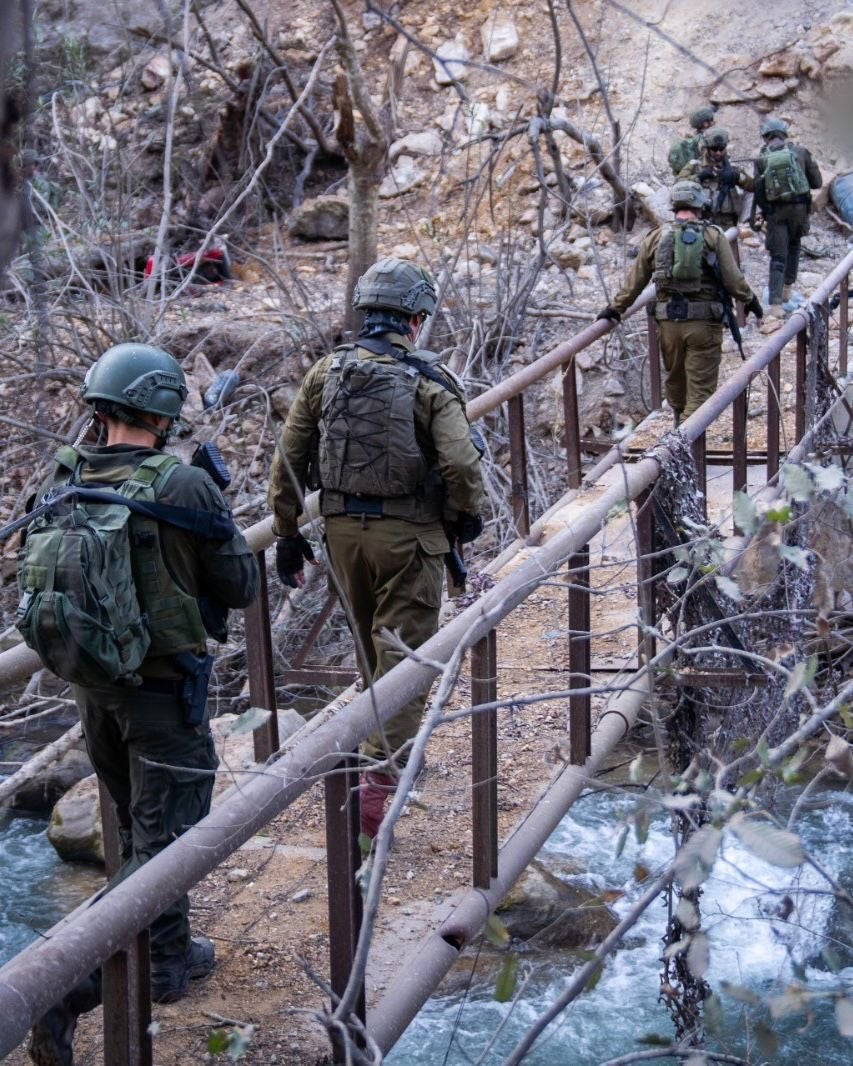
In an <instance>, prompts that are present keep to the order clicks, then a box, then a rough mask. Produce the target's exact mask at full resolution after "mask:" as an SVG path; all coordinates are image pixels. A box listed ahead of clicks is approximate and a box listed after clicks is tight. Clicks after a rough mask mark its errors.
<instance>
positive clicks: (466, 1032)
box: [387, 792, 853, 1066]
mask: <svg viewBox="0 0 853 1066" xmlns="http://www.w3.org/2000/svg"><path fill="white" fill-rule="evenodd" d="M823 798H824V799H826V801H827V806H826V807H823V808H822V809H817V810H811V811H809V812H808V813H807V814H806V815H805V816H804V817H803V819H802V820H801V821H800V822H799V823H798V827H797V828H798V831H799V832H800V834H801V836H802V838H803V841H804V844H805V846H806V848H807V849H808V850H809V851H811V852H812V853H813V854H814V855H815V857H816V858H817V859H818V861H819V862H820V864H821V866H822V867H823V868H824V869H825V870H826V872H827V873H828V874H830V875H831V876H832V877H834V878H836V879H837V880H838V882H840V883H841V884H842V885H844V886H847V887H849V886H850V884H851V874H853V796H850V795H847V794H837V793H828V794H824V797H823ZM634 803H635V800H633V799H632V798H631V797H630V796H625V795H620V794H617V793H613V792H602V793H597V794H590V795H588V796H585V797H583V798H582V799H580V800H579V801H578V802H577V803H576V804H575V806H574V808H573V810H572V811H571V812H570V814H569V815H568V816H567V817H566V818H565V819H564V820H563V822H562V824H561V825H560V826H559V827H558V829H557V830H556V832H555V833H554V834H553V836H552V837H551V839H550V840H549V842H548V844H547V846H546V849H545V852H546V856H547V855H548V854H550V855H551V856H561V857H563V858H566V859H571V860H573V861H574V862H576V863H577V864H578V865H579V866H580V867H582V868H584V869H585V870H586V871H588V872H587V873H586V874H584V875H583V876H582V877H580V878H579V880H581V881H582V882H583V883H585V884H587V885H589V884H593V885H595V886H596V887H597V889H599V890H603V889H618V888H622V889H624V891H625V895H624V896H623V897H622V898H621V899H620V900H618V901H617V902H616V903H615V904H613V909H614V910H615V911H616V913H617V915H619V916H620V917H621V916H623V915H624V914H625V913H626V912H627V911H628V910H630V908H631V906H632V903H633V902H634V901H635V900H636V898H637V896H638V895H639V894H640V893H641V891H642V890H641V889H638V886H637V884H636V882H635V881H634V879H633V869H634V866H635V864H636V863H642V864H643V865H644V866H646V867H648V868H649V869H651V870H655V869H657V868H660V867H663V866H664V865H665V864H666V863H667V862H668V860H669V859H670V858H671V856H672V851H673V845H672V840H671V837H670V835H669V831H668V826H669V823H668V820H667V819H666V818H665V817H663V816H661V817H660V818H658V819H656V820H654V821H653V822H652V825H651V828H650V831H649V835H648V839H647V840H646V842H645V844H644V845H639V844H638V843H637V842H636V841H635V840H634V838H633V834H631V836H630V837H629V840H628V843H627V844H626V846H625V849H624V851H623V853H622V855H621V856H620V857H619V858H616V857H615V850H616V841H617V837H618V834H619V830H620V826H621V824H622V822H621V818H622V816H623V815H624V814H625V813H627V812H628V811H629V810H630V809H631V808H632V807H633V805H634ZM704 889H705V891H704V894H703V898H702V902H701V911H702V927H703V929H704V930H705V931H706V932H707V934H708V937H709V939H710V943H711V963H710V969H709V971H708V973H707V975H706V978H707V980H708V981H709V983H710V984H711V986H712V988H713V990H714V991H715V992H717V993H720V988H721V982H723V981H727V982H729V983H730V984H732V985H737V986H741V987H745V988H746V989H748V990H749V992H751V993H754V994H755V995H757V996H767V995H773V994H778V995H781V994H782V993H783V992H784V990H785V988H786V987H788V986H790V985H791V984H794V983H796V982H797V980H798V978H799V979H800V980H802V981H803V983H805V984H806V985H807V986H808V988H809V990H810V991H813V992H819V993H821V995H820V996H818V997H816V998H815V999H814V1000H813V1001H811V1002H810V1004H809V1011H810V1013H809V1014H807V1013H805V1012H800V1013H796V1014H793V1015H789V1016H788V1017H783V1018H780V1019H778V1020H775V1021H773V1020H771V1019H770V1015H769V1012H768V1010H767V1008H766V1007H751V1008H749V1017H750V1022H749V1026H747V1025H746V1024H745V1015H744V1011H745V1010H746V1009H747V1008H745V1006H744V1004H743V1003H742V1002H739V1001H738V1000H736V999H734V998H732V997H731V996H727V995H725V994H721V997H720V998H721V1001H722V1008H723V1017H722V1028H721V1030H720V1032H719V1033H718V1035H717V1036H716V1037H715V1038H712V1039H711V1040H710V1041H709V1044H708V1047H709V1048H712V1049H714V1050H721V1051H725V1052H726V1053H728V1054H731V1055H738V1056H742V1057H743V1058H747V1057H749V1061H750V1062H751V1063H756V1064H757V1063H762V1062H767V1063H772V1064H773V1066H787V1064H790V1066H795V1064H796V1066H842V1064H849V1063H851V1062H853V1040H851V1039H845V1038H844V1037H842V1036H841V1035H840V1034H839V1032H838V1028H837V1025H836V1023H835V1016H834V1010H835V1008H834V1002H833V1000H832V998H831V993H832V992H834V991H836V990H839V989H842V990H845V991H846V993H847V995H853V950H851V947H850V944H851V940H852V939H853V936H851V934H853V915H850V914H846V915H845V914H843V913H842V910H841V909H839V908H837V907H836V903H835V901H834V898H833V896H832V895H831V893H827V892H826V889H827V882H826V881H825V880H824V879H823V878H822V877H821V876H820V875H819V874H818V873H817V872H816V871H815V870H814V869H813V868H811V867H805V868H803V869H802V870H798V871H791V870H785V869H781V868H779V867H774V866H770V865H768V864H767V863H765V862H763V861H761V860H759V859H757V858H755V857H754V856H752V855H750V854H749V853H748V852H746V851H745V850H744V849H743V847H742V846H741V845H740V844H739V842H738V841H737V840H736V838H734V837H733V836H732V835H731V834H727V835H726V837H725V846H724V850H723V855H722V858H721V859H719V860H718V861H717V864H716V866H715V867H714V871H713V874H712V876H711V878H710V880H709V881H708V882H707V883H706V885H705V886H704ZM786 895H787V896H789V897H790V898H791V900H792V901H793V903H794V904H795V908H794V910H793V911H792V912H791V914H790V915H789V917H788V919H787V921H783V920H781V919H780V918H778V917H774V915H776V913H777V909H778V908H779V907H780V904H781V903H782V901H784V899H785V897H786ZM665 923H666V918H665V911H664V910H663V907H662V906H656V905H655V906H652V907H650V908H649V909H648V910H647V912H646V913H645V915H644V916H643V917H642V918H641V919H640V921H639V922H638V923H637V925H635V926H634V928H633V929H632V930H631V932H630V933H629V934H628V936H627V937H626V942H625V944H624V945H623V946H622V947H621V948H620V950H619V951H618V952H617V953H616V954H615V955H614V956H613V957H611V958H610V959H609V960H608V962H607V964H606V966H605V967H604V971H603V974H602V976H601V979H600V980H599V982H598V984H597V985H596V987H595V988H594V989H592V990H591V991H588V992H585V993H584V994H583V995H581V996H580V997H579V998H578V999H577V1000H576V1001H575V1002H574V1003H573V1004H572V1005H570V1007H569V1008H568V1009H567V1010H566V1011H564V1012H563V1013H562V1015H560V1017H559V1018H558V1019H557V1020H556V1021H555V1022H554V1023H552V1025H551V1026H550V1027H549V1028H548V1029H547V1030H546V1031H545V1033H544V1034H543V1036H542V1037H540V1040H539V1042H538V1043H537V1045H536V1046H535V1048H534V1050H533V1051H532V1052H531V1053H530V1054H529V1055H528V1057H527V1058H526V1059H525V1060H524V1061H525V1064H529V1066H556V1064H560V1066H597V1064H599V1063H602V1062H606V1061H607V1060H608V1059H610V1058H615V1057H617V1056H619V1055H624V1054H628V1053H630V1052H637V1051H643V1050H646V1051H648V1050H650V1045H649V1044H648V1043H646V1044H642V1043H640V1042H639V1038H641V1037H647V1036H660V1037H663V1038H665V1039H667V1040H669V1039H670V1038H671V1037H672V1035H673V1028H672V1023H671V1021H670V1018H669V1015H668V1013H667V1011H666V1009H665V1008H664V1007H663V1006H662V1005H661V1004H660V1003H659V1002H658V991H659V987H660V980H659V974H660V954H661V950H662V944H661V935H662V933H663V931H664V928H665ZM827 946H830V947H834V950H835V952H836V955H837V958H836V959H832V960H831V964H832V966H833V968H834V969H835V970H837V971H838V972H833V969H831V968H830V965H829V964H828V963H827V961H826V960H825V959H824V958H823V957H822V954H821V953H822V950H823V949H824V948H826V947H827ZM577 965H578V961H577V958H576V957H574V958H573V957H572V956H569V955H563V956H558V955H554V954H552V955H551V957H550V959H549V960H544V961H543V960H542V958H541V956H540V957H538V958H532V957H531V956H530V955H521V957H520V967H519V973H520V974H522V973H523V972H524V970H525V967H529V968H530V969H531V973H532V976H531V977H530V980H529V981H528V983H527V985H526V987H525V989H524V992H523V994H522V995H521V996H519V997H518V999H517V1002H515V1003H514V1004H513V1003H498V1002H496V1001H495V999H494V998H493V989H494V977H492V978H491V980H484V981H483V982H482V983H480V984H479V985H477V983H476V981H475V982H474V984H472V986H471V988H470V989H469V990H468V993H467V995H464V994H463V993H455V994H452V995H437V996H435V997H433V998H432V999H431V1000H430V1001H429V1003H427V1005H426V1006H425V1008H424V1009H423V1010H422V1011H421V1013H420V1014H419V1016H418V1017H417V1019H416V1020H415V1021H414V1022H413V1023H412V1025H411V1026H410V1027H409V1029H408V1031H407V1032H406V1033H405V1034H404V1036H403V1038H402V1039H401V1041H400V1042H399V1043H398V1045H397V1046H396V1047H395V1048H394V1050H393V1051H392V1053H391V1054H390V1055H389V1056H388V1058H387V1062H388V1064H389V1066H418V1064H423V1066H444V1064H446V1066H461V1064H463V1063H464V1064H473V1063H477V1062H480V1061H482V1062H483V1063H488V1064H497V1063H500V1062H501V1060H502V1058H503V1057H504V1056H505V1055H506V1054H507V1052H508V1051H509V1050H510V1049H511V1048H512V1047H513V1046H514V1045H515V1043H516V1042H517V1040H518V1039H519V1037H520V1036H521V1034H523V1033H524V1031H525V1030H526V1028H527V1027H528V1026H529V1025H530V1024H531V1023H532V1022H533V1021H534V1020H535V1019H536V1018H537V1017H538V1016H539V1015H540V1014H541V1013H542V1012H543V1011H544V1010H545V1009H546V1008H547V1007H548V1006H549V1005H550V1003H552V1002H553V1001H554V999H555V998H556V997H557V996H558V994H559V993H560V991H561V990H562V988H563V987H564V986H565V984H566V982H567V981H568V979H569V977H570V972H571V968H572V967H573V966H577ZM845 967H846V968H845ZM520 983H521V982H520V981H519V984H520ZM823 993H829V995H824V994H823ZM748 994H749V993H741V995H742V996H743V995H748ZM756 1023H758V1030H757V1029H756ZM762 1024H767V1025H768V1026H770V1027H772V1029H773V1030H774V1031H775V1034H776V1037H777V1039H778V1047H777V1048H776V1049H775V1050H770V1049H769V1048H765V1050H764V1051H763V1052H762V1050H761V1049H760V1048H759V1047H758V1046H757V1045H756V1033H757V1031H759V1030H760V1028H761V1025H762ZM496 1034H497V1035H496ZM493 1038H494V1043H493V1045H492V1047H491V1049H490V1050H489V1051H488V1052H487V1053H486V1054H485V1055H484V1051H485V1049H486V1047H487V1045H488V1044H489V1041H490V1040H492V1039H493ZM481 1056H482V1058H481ZM646 1061H647V1062H649V1061H651V1062H653V1064H660V1066H665V1064H668V1063H672V1062H673V1061H675V1060H673V1059H664V1058H656V1059H654V1060H646Z"/></svg>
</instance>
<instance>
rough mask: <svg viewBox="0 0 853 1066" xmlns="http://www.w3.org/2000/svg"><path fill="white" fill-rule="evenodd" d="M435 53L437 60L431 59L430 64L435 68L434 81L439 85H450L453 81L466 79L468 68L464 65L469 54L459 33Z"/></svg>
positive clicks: (440, 46) (441, 45) (469, 56)
mask: <svg viewBox="0 0 853 1066" xmlns="http://www.w3.org/2000/svg"><path fill="white" fill-rule="evenodd" d="M435 52H436V57H437V58H435V59H433V61H432V63H433V67H434V68H435V80H436V81H437V82H438V84H439V85H452V84H453V82H454V81H465V80H466V79H467V77H468V70H469V68H468V67H467V66H466V63H467V61H468V60H469V59H470V58H471V53H470V52H469V51H468V49H467V48H466V47H465V41H464V40H463V38H462V34H461V33H458V34H457V35H456V37H455V38H454V40H452V41H445V43H444V44H440V45H439V46H438V48H436V50H435ZM442 61H443V62H442Z"/></svg>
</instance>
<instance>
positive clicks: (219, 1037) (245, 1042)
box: [207, 1025, 256, 1062]
mask: <svg viewBox="0 0 853 1066" xmlns="http://www.w3.org/2000/svg"><path fill="white" fill-rule="evenodd" d="M255 1032H256V1027H255V1026H254V1025H242V1026H241V1025H238V1026H235V1027H234V1028H233V1029H230V1030H226V1029H214V1030H213V1031H212V1032H211V1033H210V1035H209V1036H208V1038H207V1050H208V1053H209V1054H211V1055H227V1056H228V1058H229V1059H230V1060H231V1061H232V1062H236V1061H237V1060H238V1059H241V1058H242V1057H243V1056H244V1055H245V1054H246V1052H247V1051H248V1050H249V1047H250V1045H251V1043H252V1040H253V1039H254V1036H255Z"/></svg>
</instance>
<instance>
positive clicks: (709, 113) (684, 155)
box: [667, 104, 716, 177]
mask: <svg viewBox="0 0 853 1066" xmlns="http://www.w3.org/2000/svg"><path fill="white" fill-rule="evenodd" d="M715 115H716V109H715V108H714V107H712V106H711V105H710V104H705V105H704V106H703V107H698V108H697V109H696V110H695V111H692V112H691V113H690V119H689V121H690V125H691V126H692V128H693V129H694V131H695V132H694V133H688V134H687V135H686V136H685V137H680V138H679V139H678V140H677V141H673V142H672V144H671V145H670V148H669V155H668V156H667V159H668V161H669V165H670V167H671V169H672V173H673V174H674V175H675V176H676V177H678V175H679V174H680V173H681V171H682V170H683V169H684V168H685V167H686V166H687V164H688V163H689V162H690V160H691V159H698V158H699V156H700V154H701V151H702V134H703V133H704V132H705V130H707V129H709V128H710V127H711V126H713V125H714V117H715Z"/></svg>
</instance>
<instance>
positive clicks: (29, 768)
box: [0, 722, 83, 804]
mask: <svg viewBox="0 0 853 1066" xmlns="http://www.w3.org/2000/svg"><path fill="white" fill-rule="evenodd" d="M82 738H83V727H82V726H81V725H80V723H79V722H78V723H77V724H76V725H73V726H72V727H71V728H70V729H69V730H68V731H67V732H65V733H63V734H62V736H61V737H60V738H59V739H58V740H54V741H53V743H52V744H48V745H47V747H45V748H42V749H41V751H40V752H39V753H38V754H37V755H34V756H33V757H32V758H31V759H28V760H27V761H26V762H25V763H24V764H23V766H22V767H21V769H20V770H17V771H16V772H15V773H14V774H12V776H11V777H7V778H6V780H5V781H3V782H0V804H8V802H9V800H10V799H11V798H12V797H13V796H14V795H15V793H16V792H17V791H18V789H19V788H20V787H21V785H23V784H25V783H28V782H30V781H31V780H32V778H33V777H34V776H35V775H36V774H37V773H40V772H41V771H42V770H44V769H45V768H46V767H48V766H50V764H51V763H54V762H56V761H57V760H58V759H61V758H62V756H63V755H64V754H65V753H66V751H69V750H70V749H71V748H73V747H74V745H75V744H76V743H77V742H78V741H80V740H82Z"/></svg>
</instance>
